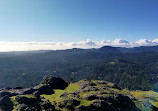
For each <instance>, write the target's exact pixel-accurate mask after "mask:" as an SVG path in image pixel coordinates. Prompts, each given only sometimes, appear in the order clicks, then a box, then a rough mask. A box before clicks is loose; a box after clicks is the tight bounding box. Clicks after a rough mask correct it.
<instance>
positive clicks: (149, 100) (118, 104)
mask: <svg viewBox="0 0 158 111" xmlns="http://www.w3.org/2000/svg"><path fill="white" fill-rule="evenodd" d="M10 91H11V90H10ZM54 91H55V93H54V94H50V95H48V94H47V95H46V94H42V95H40V99H41V100H38V99H37V97H36V96H35V95H34V94H29V95H28V94H27V95H18V96H23V97H27V98H29V99H34V101H35V102H37V103H39V104H42V102H46V101H49V102H50V104H51V105H52V106H54V107H55V110H58V111H59V110H61V111H73V110H75V111H78V110H80V111H90V109H94V110H99V111H103V110H104V109H102V108H107V111H110V110H114V109H115V110H116V111H117V109H121V111H124V110H125V111H156V110H158V93H157V92H154V91H141V90H136V91H129V90H127V89H120V88H119V87H118V86H117V85H115V84H114V83H111V82H106V81H99V80H91V81H90V80H81V81H79V82H76V83H70V84H69V85H68V86H67V87H66V89H64V90H61V89H54ZM16 97H17V96H12V97H10V98H11V101H12V102H13V111H16V110H18V108H19V107H20V105H21V103H19V102H18V101H17V99H16ZM38 98H39V97H38ZM96 102H98V103H97V104H98V105H100V106H98V105H97V106H96ZM25 104H27V106H28V107H29V108H31V107H36V106H37V104H36V103H33V102H31V103H25ZM102 105H103V106H102ZM105 105H107V106H106V107H104V106H105ZM110 108H113V109H110ZM43 110H44V109H43ZM45 111H47V110H45ZM92 111H93V110H92Z"/></svg>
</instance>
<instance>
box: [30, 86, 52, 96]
mask: <svg viewBox="0 0 158 111" xmlns="http://www.w3.org/2000/svg"><path fill="white" fill-rule="evenodd" d="M33 89H35V90H36V91H37V92H36V94H39V95H41V94H47V95H50V94H54V90H53V87H52V86H51V85H48V84H40V85H38V86H35V87H34V88H33Z"/></svg>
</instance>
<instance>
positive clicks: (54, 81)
mask: <svg viewBox="0 0 158 111" xmlns="http://www.w3.org/2000/svg"><path fill="white" fill-rule="evenodd" d="M41 84H49V85H51V86H52V88H53V89H65V88H66V87H67V86H68V83H67V82H65V81H64V80H63V79H61V78H58V77H54V76H45V77H44V78H43V80H42V81H41Z"/></svg>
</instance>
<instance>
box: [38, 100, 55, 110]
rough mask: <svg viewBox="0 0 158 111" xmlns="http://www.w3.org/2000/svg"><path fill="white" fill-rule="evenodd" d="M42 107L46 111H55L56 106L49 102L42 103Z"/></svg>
mask: <svg viewBox="0 0 158 111" xmlns="http://www.w3.org/2000/svg"><path fill="white" fill-rule="evenodd" d="M41 107H42V109H43V110H45V111H55V106H53V105H52V104H51V103H50V102H49V101H44V102H43V103H41Z"/></svg>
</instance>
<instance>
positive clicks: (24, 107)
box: [17, 104, 31, 111]
mask: <svg viewBox="0 0 158 111" xmlns="http://www.w3.org/2000/svg"><path fill="white" fill-rule="evenodd" d="M17 109H18V111H31V109H30V108H29V107H28V106H27V105H26V104H21V105H20V106H19V107H18V108H17Z"/></svg>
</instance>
